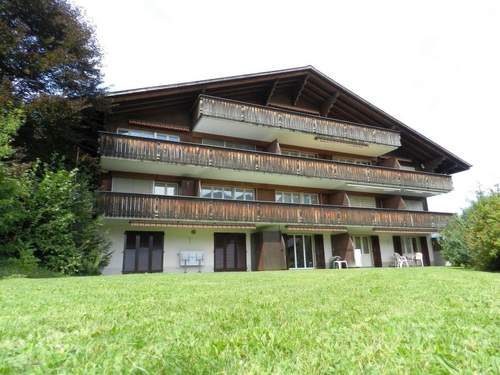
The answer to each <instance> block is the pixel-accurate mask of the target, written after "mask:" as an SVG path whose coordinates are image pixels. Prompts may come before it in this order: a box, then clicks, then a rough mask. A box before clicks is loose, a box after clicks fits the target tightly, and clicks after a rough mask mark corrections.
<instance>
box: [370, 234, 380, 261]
mask: <svg viewBox="0 0 500 375" xmlns="http://www.w3.org/2000/svg"><path fill="white" fill-rule="evenodd" d="M371 238H372V251H373V265H374V266H375V267H382V254H381V253H380V240H379V238H378V236H371Z"/></svg>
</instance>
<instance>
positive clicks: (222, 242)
mask: <svg viewBox="0 0 500 375" xmlns="http://www.w3.org/2000/svg"><path fill="white" fill-rule="evenodd" d="M109 96H110V100H111V101H112V108H113V109H112V115H111V116H110V117H109V119H108V120H107V122H106V124H105V131H104V132H102V133H101V134H100V140H99V144H100V147H99V152H100V158H101V159H100V163H101V164H100V165H101V168H102V184H101V185H102V186H101V191H100V192H99V208H100V210H101V211H102V214H103V216H104V221H105V224H106V231H107V235H109V238H110V240H111V243H112V258H111V262H110V264H109V265H108V266H107V267H106V268H105V269H104V273H105V274H115V273H133V272H176V271H178V272H198V271H201V272H211V271H260V270H293V269H310V268H325V267H328V265H329V260H330V259H331V258H332V256H335V255H338V256H340V257H341V258H343V259H345V260H347V262H348V263H349V265H350V266H351V267H384V266H391V265H393V254H394V253H399V254H402V255H408V256H411V255H412V254H414V253H417V252H420V253H422V254H423V255H424V263H425V265H432V264H433V263H434V251H433V249H432V246H431V241H430V239H431V235H432V234H433V233H436V232H438V231H439V230H440V229H441V228H442V227H443V226H444V225H446V223H447V221H448V220H449V218H450V216H451V214H448V213H440V212H430V211H428V207H427V197H430V196H435V195H437V194H443V193H447V192H449V191H451V190H452V179H451V174H453V173H457V172H460V171H464V170H466V169H468V168H469V167H470V165H469V164H468V163H466V162H465V161H463V160H462V159H460V158H459V157H457V156H455V155H453V154H452V153H451V152H449V151H447V150H446V149H444V148H443V147H441V146H439V145H438V144H436V143H434V142H432V141H431V140H429V139H428V138H426V137H424V136H423V135H421V134H419V133H418V132H416V131H415V130H413V129H411V128H410V127H408V126H406V125H404V124H403V123H401V122H400V121H398V120H397V119H395V118H394V117H392V116H390V115H388V114H387V113H385V112H384V111H382V110H380V109H378V108H377V107H375V106H374V105H372V104H370V103H368V102H367V101H365V100H364V99H362V98H360V97H359V96H357V95H356V94H354V93H353V92H351V91H349V90H348V89H346V88H345V87H343V86H341V85H340V84H338V83H337V82H335V81H333V80H332V79H330V78H329V77H327V76H325V75H324V74H322V73H321V72H319V71H318V70H316V69H315V68H313V67H311V66H307V67H302V68H294V69H287V70H281V71H274V72H265V73H257V74H248V75H243V76H236V77H228V78H221V79H212V80H206V81H197V82H190V83H183V84H173V85H166V86H157V87H150V88H142V89H135V90H126V91H120V92H115V93H112V94H110V95H109Z"/></svg>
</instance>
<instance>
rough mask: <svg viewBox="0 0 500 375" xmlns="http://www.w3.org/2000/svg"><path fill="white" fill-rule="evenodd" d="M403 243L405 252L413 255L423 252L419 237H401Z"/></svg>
mask: <svg viewBox="0 0 500 375" xmlns="http://www.w3.org/2000/svg"><path fill="white" fill-rule="evenodd" d="M401 245H402V247H403V253H404V254H408V255H413V254H415V253H419V252H421V251H420V241H418V238H417V237H401Z"/></svg>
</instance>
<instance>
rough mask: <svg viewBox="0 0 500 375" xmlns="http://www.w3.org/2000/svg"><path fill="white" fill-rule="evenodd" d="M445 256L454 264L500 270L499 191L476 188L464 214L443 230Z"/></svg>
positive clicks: (442, 244)
mask: <svg viewBox="0 0 500 375" xmlns="http://www.w3.org/2000/svg"><path fill="white" fill-rule="evenodd" d="M442 234H443V237H442V240H441V241H440V244H441V246H442V248H443V256H444V257H445V259H447V260H448V261H450V262H451V264H453V265H456V266H472V267H475V268H477V269H482V270H499V269H500V190H499V189H498V188H496V189H494V190H490V191H488V192H484V191H481V190H480V191H478V192H477V194H476V199H475V200H474V201H473V202H472V203H471V205H470V207H468V208H467V209H465V210H464V211H463V213H462V214H461V215H459V216H457V217H456V218H454V219H453V220H451V221H450V222H449V223H448V225H447V227H446V228H445V229H444V230H443V232H442Z"/></svg>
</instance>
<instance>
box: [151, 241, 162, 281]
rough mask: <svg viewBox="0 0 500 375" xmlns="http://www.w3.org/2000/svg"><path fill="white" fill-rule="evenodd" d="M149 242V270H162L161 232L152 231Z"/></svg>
mask: <svg viewBox="0 0 500 375" xmlns="http://www.w3.org/2000/svg"><path fill="white" fill-rule="evenodd" d="M150 244H151V245H150V249H151V272H163V233H162V232H155V233H152V234H151V238H150Z"/></svg>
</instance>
